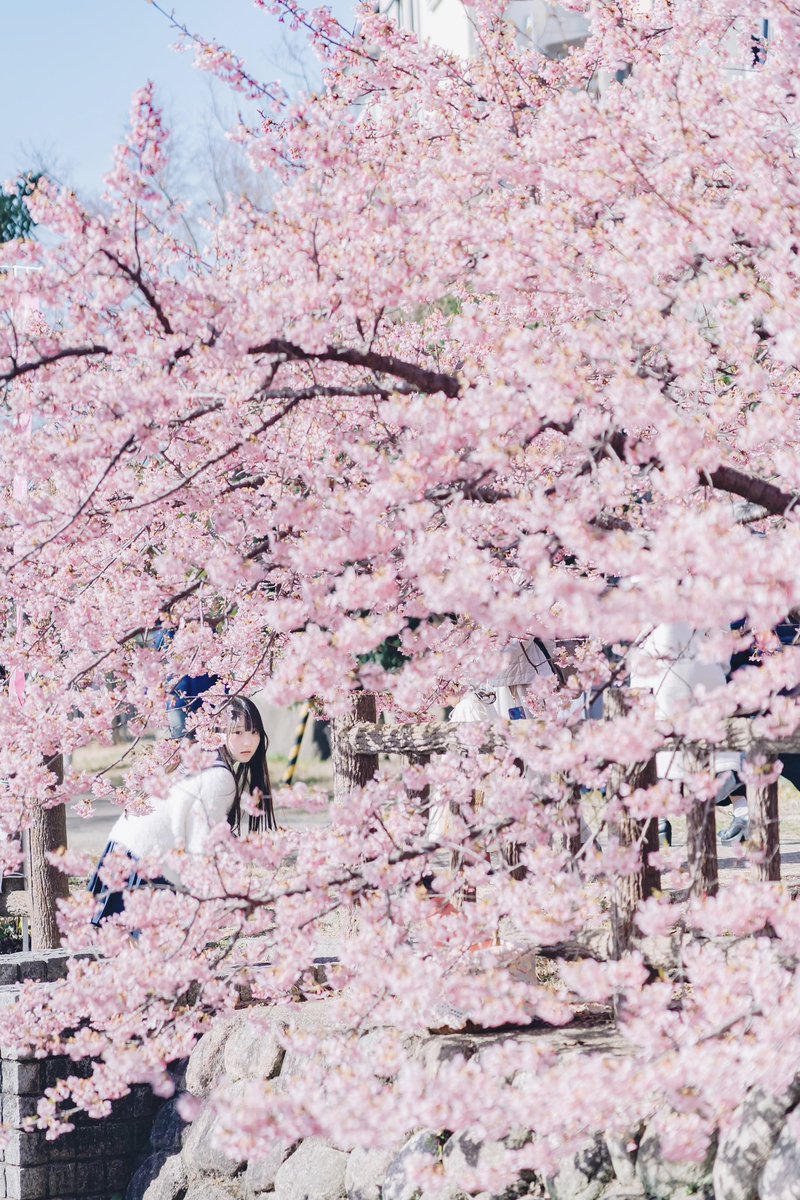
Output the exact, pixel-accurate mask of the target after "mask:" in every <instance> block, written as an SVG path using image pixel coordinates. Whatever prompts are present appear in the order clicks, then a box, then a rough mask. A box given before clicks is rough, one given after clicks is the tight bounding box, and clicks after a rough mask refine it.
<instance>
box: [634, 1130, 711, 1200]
mask: <svg viewBox="0 0 800 1200" xmlns="http://www.w3.org/2000/svg"><path fill="white" fill-rule="evenodd" d="M660 1119H661V1120H662V1121H663V1120H664V1119H665V1118H664V1117H663V1115H662V1117H661V1118H660ZM667 1119H668V1118H667ZM715 1152H716V1144H715V1143H714V1142H712V1143H711V1145H710V1146H709V1148H708V1152H707V1153H706V1156H705V1158H704V1160H703V1162H701V1163H675V1162H668V1161H667V1160H666V1159H665V1158H664V1155H663V1153H662V1150H661V1139H660V1137H659V1126H658V1121H657V1120H654V1121H653V1122H651V1123H650V1124H649V1125H648V1126H647V1128H646V1129H645V1131H644V1134H643V1135H642V1140H641V1142H640V1143H639V1153H638V1154H637V1156H636V1176H637V1178H638V1179H639V1181H640V1183H641V1184H642V1186H643V1187H644V1190H645V1192H646V1193H647V1195H648V1196H649V1197H652V1200H676V1198H677V1197H678V1196H679V1194H680V1193H681V1192H683V1191H685V1192H689V1193H711V1192H712V1178H711V1173H712V1169H713V1166H714V1155H715Z"/></svg>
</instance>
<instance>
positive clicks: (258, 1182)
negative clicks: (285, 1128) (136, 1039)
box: [244, 1142, 296, 1200]
mask: <svg viewBox="0 0 800 1200" xmlns="http://www.w3.org/2000/svg"><path fill="white" fill-rule="evenodd" d="M294 1149H296V1143H291V1142H274V1143H273V1145H272V1147H271V1148H270V1150H269V1151H268V1152H267V1153H266V1154H264V1155H262V1156H261V1157H260V1158H251V1159H250V1161H249V1162H248V1164H247V1170H246V1171H245V1177H244V1189H245V1195H246V1196H247V1197H248V1200H250V1197H255V1196H260V1195H261V1194H262V1193H263V1192H271V1191H272V1189H273V1188H274V1186H275V1176H276V1175H277V1173H278V1170H279V1169H280V1167H281V1166H282V1165H283V1163H284V1162H285V1161H286V1159H287V1158H288V1157H289V1155H290V1153H291V1152H292V1150H294Z"/></svg>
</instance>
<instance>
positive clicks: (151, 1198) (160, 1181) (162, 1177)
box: [142, 1154, 188, 1200]
mask: <svg viewBox="0 0 800 1200" xmlns="http://www.w3.org/2000/svg"><path fill="white" fill-rule="evenodd" d="M187 1184H188V1179H187V1176H186V1164H185V1163H184V1161H183V1159H182V1158H181V1156H180V1154H171V1155H169V1157H168V1158H166V1159H165V1160H164V1162H163V1165H162V1167H161V1170H160V1171H159V1172H158V1174H157V1175H156V1177H155V1178H154V1179H153V1180H152V1181H151V1182H150V1183H149V1184H148V1186H147V1187H146V1188H145V1191H144V1194H143V1196H142V1200H180V1198H181V1197H182V1196H183V1194H184V1192H185V1191H186V1187H187Z"/></svg>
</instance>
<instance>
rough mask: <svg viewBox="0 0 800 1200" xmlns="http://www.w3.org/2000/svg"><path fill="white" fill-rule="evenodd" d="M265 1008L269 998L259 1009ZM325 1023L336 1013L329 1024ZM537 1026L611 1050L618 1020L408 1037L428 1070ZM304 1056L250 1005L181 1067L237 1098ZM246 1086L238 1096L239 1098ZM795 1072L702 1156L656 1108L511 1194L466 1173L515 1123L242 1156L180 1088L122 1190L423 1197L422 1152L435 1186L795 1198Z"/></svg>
mask: <svg viewBox="0 0 800 1200" xmlns="http://www.w3.org/2000/svg"><path fill="white" fill-rule="evenodd" d="M324 1010H325V1002H324V1001H323V1002H319V1004H315V1003H311V1004H304V1005H299V1006H298V1008H297V1013H298V1014H300V1013H302V1022H303V1023H306V1022H309V1021H310V1023H311V1024H316V1023H317V1021H318V1020H319V1019H320V1017H321V1019H322V1021H323V1022H324V1020H325V1011H324ZM262 1015H266V1014H265V1010H262ZM329 1027H330V1026H329ZM531 1036H537V1037H542V1036H545V1037H548V1038H553V1039H554V1040H556V1039H557V1040H558V1048H559V1051H560V1052H564V1053H569V1052H570V1050H571V1049H573V1048H578V1047H580V1048H581V1049H582V1050H584V1051H585V1050H586V1049H587V1048H588V1047H589V1046H592V1047H593V1048H594V1049H595V1050H596V1051H597V1052H608V1051H609V1050H611V1051H613V1050H614V1049H615V1048H616V1044H617V1039H616V1034H615V1033H614V1031H613V1029H611V1028H605V1029H603V1028H600V1029H596V1030H593V1031H591V1030H590V1031H587V1030H586V1029H582V1030H580V1029H576V1030H570V1028H569V1027H567V1028H565V1029H563V1030H560V1031H558V1032H553V1033H541V1032H540V1033H538V1034H535V1035H534V1034H528V1033H517V1034H501V1035H495V1036H492V1035H489V1036H488V1037H481V1036H480V1035H477V1036H474V1035H462V1034H446V1035H438V1036H437V1035H431V1036H429V1037H427V1038H418V1039H412V1041H413V1042H414V1045H413V1046H410V1047H409V1052H410V1053H411V1054H413V1055H414V1056H415V1057H416V1058H417V1059H418V1061H420V1062H421V1064H422V1065H423V1067H424V1069H425V1072H426V1075H430V1074H433V1075H435V1073H436V1072H437V1071H438V1070H439V1069H440V1067H441V1064H442V1063H443V1062H445V1061H448V1060H449V1059H452V1058H453V1057H454V1056H456V1055H459V1056H463V1057H465V1058H471V1057H472V1056H474V1055H476V1054H477V1055H480V1053H481V1050H482V1048H483V1047H484V1046H485V1045H487V1044H492V1042H494V1041H496V1040H497V1037H503V1038H508V1037H514V1038H517V1039H524V1038H527V1037H531ZM306 1066H307V1064H306V1063H305V1062H302V1061H299V1058H298V1056H297V1055H296V1054H295V1053H294V1052H292V1051H290V1052H288V1053H287V1054H284V1051H283V1049H282V1048H281V1039H280V1037H279V1036H278V1033H277V1031H276V1032H270V1031H269V1029H268V1028H267V1030H266V1031H265V1028H264V1024H263V1022H259V1021H258V1019H257V1018H256V1019H255V1020H254V1010H247V1009H245V1010H242V1011H240V1012H239V1013H236V1014H234V1015H233V1016H229V1017H225V1018H221V1019H218V1020H217V1021H216V1023H215V1024H214V1026H213V1028H212V1029H211V1030H210V1031H209V1032H208V1033H207V1034H206V1035H205V1036H204V1037H203V1038H201V1040H200V1041H199V1042H198V1044H197V1046H196V1047H195V1049H194V1051H193V1053H192V1055H191V1058H190V1059H189V1063H188V1067H187V1071H186V1088H187V1090H188V1091H189V1092H190V1093H191V1094H192V1095H194V1096H195V1097H197V1098H199V1099H200V1100H205V1099H206V1098H207V1097H208V1096H209V1095H210V1093H211V1091H212V1090H214V1089H219V1088H222V1089H223V1094H224V1096H225V1100H224V1108H225V1110H226V1111H229V1112H235V1111H236V1106H237V1102H238V1103H239V1105H240V1107H241V1093H242V1090H243V1088H244V1087H245V1086H246V1083H247V1081H248V1080H252V1079H273V1080H275V1079H278V1080H280V1082H281V1083H285V1086H286V1087H289V1088H290V1087H291V1085H292V1075H293V1074H295V1073H297V1072H298V1071H300V1070H303V1069H304V1068H305V1067H306ZM512 1086H515V1087H518V1086H523V1087H524V1086H530V1087H535V1086H536V1081H535V1079H531V1080H522V1079H519V1078H517V1079H515V1080H514V1082H513V1084H512ZM237 1097H238V1101H237ZM799 1101H800V1079H799V1080H798V1084H797V1085H796V1086H795V1087H794V1088H792V1089H790V1090H789V1091H788V1092H787V1093H786V1094H785V1095H782V1096H774V1095H771V1094H769V1093H767V1092H758V1093H752V1094H751V1095H750V1097H749V1098H748V1101H747V1103H746V1104H745V1105H744V1106H743V1108H742V1110H741V1111H740V1112H739V1113H738V1114H737V1118H736V1120H735V1121H734V1123H733V1126H732V1127H731V1129H730V1130H729V1131H728V1132H727V1133H726V1135H725V1136H724V1137H723V1138H722V1139H721V1141H720V1142H719V1144H716V1143H715V1144H714V1145H713V1146H712V1148H711V1150H710V1151H709V1154H708V1156H707V1158H706V1161H705V1162H703V1163H683V1164H681V1163H671V1162H666V1161H665V1160H664V1157H663V1155H662V1153H661V1146H660V1138H659V1129H660V1127H661V1124H662V1122H663V1120H664V1119H668V1114H665V1113H663V1112H661V1113H656V1114H655V1115H654V1117H653V1119H652V1120H651V1121H650V1122H649V1124H646V1125H643V1126H640V1127H638V1128H635V1129H631V1130H630V1131H629V1132H628V1133H627V1134H626V1136H624V1137H609V1136H606V1135H605V1134H604V1133H602V1132H598V1133H596V1134H595V1135H594V1136H592V1137H590V1138H588V1139H587V1141H586V1143H585V1145H584V1146H583V1148H582V1149H581V1151H580V1152H579V1153H578V1154H576V1155H575V1156H574V1157H571V1158H569V1159H568V1160H566V1161H563V1162H562V1163H561V1164H560V1165H559V1167H558V1169H557V1170H556V1171H554V1173H553V1174H552V1175H551V1176H549V1177H542V1176H540V1175H538V1174H537V1173H535V1172H532V1171H530V1172H527V1171H526V1172H523V1173H522V1175H521V1176H520V1177H519V1178H518V1179H517V1180H516V1182H514V1183H512V1184H511V1186H510V1187H508V1188H506V1190H505V1191H504V1192H503V1193H502V1195H498V1196H492V1195H490V1194H489V1193H486V1192H483V1193H477V1192H475V1189H471V1188H470V1186H469V1183H468V1182H465V1181H468V1177H469V1173H470V1170H471V1169H473V1170H474V1168H476V1167H478V1166H480V1167H483V1166H484V1165H485V1164H487V1163H488V1164H489V1165H491V1163H492V1161H496V1160H497V1157H498V1156H499V1154H500V1153H501V1152H502V1151H504V1150H505V1148H506V1147H507V1146H511V1145H514V1144H515V1145H520V1144H524V1141H525V1140H526V1133H525V1131H524V1130H521V1131H517V1133H516V1134H515V1137H514V1141H513V1143H512V1141H511V1140H509V1141H507V1142H506V1143H492V1142H486V1141H482V1140H481V1139H480V1138H479V1137H476V1136H475V1135H474V1134H472V1133H471V1132H470V1131H462V1132H459V1133H455V1134H445V1133H443V1132H442V1131H439V1130H435V1129H417V1130H413V1131H409V1134H408V1136H407V1137H406V1138H405V1140H404V1141H403V1142H402V1143H401V1144H399V1145H397V1146H395V1147H393V1148H392V1149H391V1150H385V1151H384V1150H363V1149H351V1150H346V1149H343V1148H342V1147H340V1146H334V1145H330V1144H328V1143H326V1142H325V1141H323V1140H321V1139H319V1138H306V1139H305V1140H303V1141H300V1142H296V1143H294V1144H290V1143H276V1144H275V1145H274V1146H273V1148H272V1149H271V1151H270V1153H269V1154H268V1155H267V1157H265V1158H262V1159H259V1160H250V1161H248V1162H245V1161H243V1160H235V1159H231V1158H228V1157H226V1156H225V1155H224V1154H222V1153H221V1151H220V1150H219V1149H218V1148H217V1147H216V1145H215V1132H216V1117H215V1113H214V1110H213V1109H212V1107H211V1105H210V1104H205V1106H204V1107H202V1108H201V1110H200V1112H199V1114H198V1116H197V1117H196V1118H195V1120H194V1122H193V1123H192V1124H191V1125H188V1124H186V1123H184V1122H183V1121H182V1120H181V1118H180V1116H179V1115H178V1110H177V1107H176V1102H174V1101H171V1102H170V1103H169V1104H167V1105H166V1106H165V1107H164V1108H163V1109H162V1111H161V1112H160V1113H159V1115H158V1117H157V1119H156V1122H155V1125H154V1127H153V1131H152V1135H151V1139H150V1145H149V1151H148V1152H146V1154H145V1157H144V1158H143V1160H142V1162H141V1164H140V1166H139V1168H138V1170H137V1172H136V1174H135V1175H134V1177H133V1179H132V1181H131V1183H130V1186H129V1188H128V1190H127V1193H126V1200H427V1197H426V1195H425V1193H424V1192H423V1193H420V1192H419V1189H418V1186H417V1184H416V1183H415V1182H414V1179H413V1178H412V1174H411V1171H412V1169H415V1168H416V1167H417V1165H418V1164H419V1162H420V1161H421V1160H422V1161H423V1162H426V1163H427V1164H428V1165H429V1166H431V1167H432V1168H434V1170H435V1174H436V1176H437V1179H438V1184H437V1192H436V1196H435V1198H434V1197H433V1196H431V1200H469V1197H470V1196H471V1195H475V1196H476V1200H521V1198H524V1197H530V1198H531V1200H535V1198H538V1197H542V1198H545V1197H546V1198H549V1200H642V1198H649V1200H800V1106H798V1107H797V1108H795V1105H798V1102H799Z"/></svg>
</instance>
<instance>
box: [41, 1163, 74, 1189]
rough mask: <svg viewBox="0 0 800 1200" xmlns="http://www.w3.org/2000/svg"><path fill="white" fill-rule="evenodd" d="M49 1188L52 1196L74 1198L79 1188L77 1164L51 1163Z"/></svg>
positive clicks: (49, 1165) (49, 1166) (48, 1173)
mask: <svg viewBox="0 0 800 1200" xmlns="http://www.w3.org/2000/svg"><path fill="white" fill-rule="evenodd" d="M47 1187H48V1190H49V1193H50V1195H51V1196H73V1195H74V1194H75V1189H76V1187H77V1184H76V1165H75V1163H74V1162H61V1163H52V1162H51V1163H49V1164H48V1167H47Z"/></svg>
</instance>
